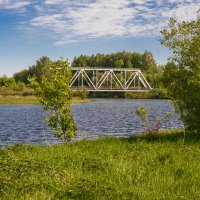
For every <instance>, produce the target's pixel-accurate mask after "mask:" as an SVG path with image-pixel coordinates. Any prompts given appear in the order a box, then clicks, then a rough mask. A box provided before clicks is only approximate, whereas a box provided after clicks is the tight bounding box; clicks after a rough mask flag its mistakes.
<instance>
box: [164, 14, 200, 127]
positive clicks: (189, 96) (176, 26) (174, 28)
mask: <svg viewBox="0 0 200 200" xmlns="http://www.w3.org/2000/svg"><path fill="white" fill-rule="evenodd" d="M161 33H162V35H163V39H162V40H161V43H162V44H163V45H165V46H166V47H168V48H169V49H170V50H172V51H173V56H172V57H171V58H170V63H168V65H167V66H166V67H165V71H164V75H163V77H164V81H163V82H164V84H165V86H166V87H167V88H168V91H169V94H170V95H171V97H172V98H173V99H174V100H175V106H176V108H177V111H178V112H179V113H180V116H181V118H182V120H183V122H184V124H185V126H186V128H187V129H189V130H200V18H199V17H198V18H197V20H194V21H190V22H185V21H183V22H182V23H177V22H176V20H175V19H170V21H169V29H164V30H162V31H161Z"/></svg>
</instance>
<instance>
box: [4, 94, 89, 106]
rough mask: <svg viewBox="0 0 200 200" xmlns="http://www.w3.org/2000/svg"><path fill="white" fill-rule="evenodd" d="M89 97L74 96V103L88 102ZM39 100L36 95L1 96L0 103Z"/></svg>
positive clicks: (35, 102) (31, 102)
mask: <svg viewBox="0 0 200 200" xmlns="http://www.w3.org/2000/svg"><path fill="white" fill-rule="evenodd" d="M87 102H89V100H88V99H81V98H78V97H74V98H73V99H72V103H87ZM38 103H39V102H38V101H37V99H36V98H35V97H34V96H19V95H15V96H0V104H38Z"/></svg>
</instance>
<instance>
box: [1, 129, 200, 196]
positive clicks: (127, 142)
mask: <svg viewBox="0 0 200 200" xmlns="http://www.w3.org/2000/svg"><path fill="white" fill-rule="evenodd" d="M199 155H200V134H199V133H195V132H192V133H184V132H183V131H181V130H174V131H167V132H161V133H159V134H150V135H145V134H142V135H137V136H131V137H129V138H99V139H97V140H82V141H77V142H72V143H70V144H61V145H54V146H48V145H47V146H32V145H30V146H29V145H14V146H10V147H9V146H7V147H5V148H3V149H1V150H0V199H2V200H4V199H19V200H20V199H26V200H27V199H34V200H35V199H52V200H55V199H81V200H84V199H85V200H90V199H91V200H94V199H105V200H107V199H113V200H116V199H138V200H140V199H141V200H143V199H147V200H149V199H167V200H170V199H185V200H189V199H200V181H199V180H200V156H199Z"/></svg>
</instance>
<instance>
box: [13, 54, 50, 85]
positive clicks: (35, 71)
mask: <svg viewBox="0 0 200 200" xmlns="http://www.w3.org/2000/svg"><path fill="white" fill-rule="evenodd" d="M50 62H51V60H50V59H49V58H48V57H47V56H43V57H41V58H40V59H39V60H37V61H36V64H35V65H33V66H30V67H29V69H25V70H22V71H20V72H17V73H15V74H14V79H15V81H16V82H19V81H21V82H23V83H25V84H26V85H27V84H28V83H29V81H28V78H29V77H34V78H35V79H36V81H37V82H41V79H42V74H44V73H45V71H46V70H48V66H49V63H50Z"/></svg>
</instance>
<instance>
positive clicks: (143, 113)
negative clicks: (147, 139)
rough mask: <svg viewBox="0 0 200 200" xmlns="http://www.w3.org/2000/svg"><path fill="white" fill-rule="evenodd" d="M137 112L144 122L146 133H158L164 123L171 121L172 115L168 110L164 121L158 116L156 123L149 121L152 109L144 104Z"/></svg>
mask: <svg viewBox="0 0 200 200" xmlns="http://www.w3.org/2000/svg"><path fill="white" fill-rule="evenodd" d="M135 113H136V115H137V116H138V117H139V118H140V119H141V120H142V121H143V122H144V126H145V133H148V134H152V133H157V132H158V131H159V130H160V128H161V125H162V123H163V124H165V125H166V124H167V123H168V122H169V121H170V116H171V113H170V112H166V115H165V119H164V120H163V121H162V119H161V118H160V116H157V117H156V122H155V125H152V124H151V123H150V122H149V113H150V109H146V108H145V107H144V106H140V107H139V108H138V110H136V111H135Z"/></svg>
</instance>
